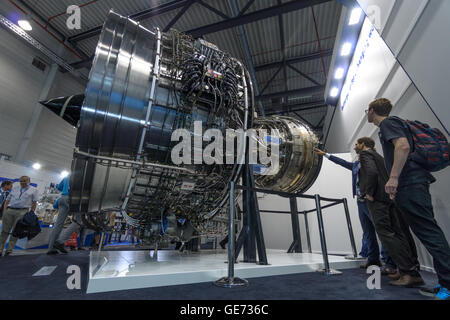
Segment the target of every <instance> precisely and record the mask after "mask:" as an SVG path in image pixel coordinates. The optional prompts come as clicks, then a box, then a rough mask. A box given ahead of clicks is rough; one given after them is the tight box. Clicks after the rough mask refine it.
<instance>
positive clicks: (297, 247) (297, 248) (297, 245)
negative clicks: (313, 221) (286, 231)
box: [288, 197, 303, 253]
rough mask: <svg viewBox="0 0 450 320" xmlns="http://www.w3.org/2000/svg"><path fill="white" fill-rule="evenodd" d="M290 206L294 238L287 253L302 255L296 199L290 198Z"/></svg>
mask: <svg viewBox="0 0 450 320" xmlns="http://www.w3.org/2000/svg"><path fill="white" fill-rule="evenodd" d="M289 202H290V205H291V221H292V235H293V236H294V241H293V242H292V244H291V246H290V247H289V250H288V253H294V252H295V253H302V252H303V249H302V239H301V236H300V223H299V221H298V208H297V198H295V197H292V198H290V199H289Z"/></svg>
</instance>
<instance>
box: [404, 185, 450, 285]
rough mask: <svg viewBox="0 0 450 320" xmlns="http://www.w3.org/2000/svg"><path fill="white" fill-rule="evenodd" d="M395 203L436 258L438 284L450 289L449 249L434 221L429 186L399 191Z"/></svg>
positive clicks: (411, 187)
mask: <svg viewBox="0 0 450 320" xmlns="http://www.w3.org/2000/svg"><path fill="white" fill-rule="evenodd" d="M396 203H397V207H398V208H399V210H400V212H401V214H402V216H403V218H404V219H405V222H406V223H407V224H408V225H409V227H410V228H411V230H412V231H413V232H414V234H415V235H416V236H417V238H419V240H420V241H421V242H422V244H423V245H424V246H425V248H426V249H427V250H428V252H429V253H430V254H431V256H432V257H433V264H434V269H435V270H436V273H437V276H438V279H439V284H440V285H441V286H443V287H444V288H447V289H449V288H450V247H449V245H448V241H447V239H446V238H445V235H444V233H443V232H442V230H441V228H440V227H439V226H438V224H437V222H436V220H435V218H434V212H433V205H432V203H431V195H430V189H429V185H428V184H414V185H408V186H407V187H405V188H400V189H399V190H398V193H397V196H396Z"/></svg>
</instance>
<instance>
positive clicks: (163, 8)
mask: <svg viewBox="0 0 450 320" xmlns="http://www.w3.org/2000/svg"><path fill="white" fill-rule="evenodd" d="M330 1H331V0H294V1H289V2H287V3H283V4H281V5H276V6H272V7H269V8H266V9H262V10H258V11H254V12H251V13H248V14H243V13H245V11H247V9H248V8H249V7H250V5H251V4H252V3H250V5H249V6H248V7H247V6H246V7H245V8H244V9H245V11H244V10H242V11H241V12H240V14H239V15H238V16H237V17H234V18H231V19H227V20H224V21H220V22H216V23H213V24H211V25H207V26H203V27H200V28H197V29H193V30H190V31H187V32H186V33H188V34H190V35H192V36H193V37H194V38H199V37H201V36H204V35H206V34H210V33H214V32H219V31H222V30H226V29H229V28H234V27H237V26H240V25H245V24H249V23H252V22H255V21H259V20H263V19H267V18H271V17H274V16H277V15H280V14H283V13H288V12H292V11H295V10H301V9H305V8H308V7H311V6H314V5H318V4H322V3H326V2H330ZM188 2H190V0H178V1H171V2H169V3H165V4H162V5H160V6H157V7H154V8H151V9H147V10H144V11H141V12H137V13H135V14H132V15H130V16H129V18H130V19H133V20H135V21H138V22H139V21H142V20H145V19H149V18H151V17H155V16H157V15H160V14H163V13H167V12H170V11H173V10H176V9H180V8H183V7H184V6H185V5H186V4H187V3H188ZM101 30H102V26H98V27H95V28H93V29H90V30H87V31H85V32H82V33H79V34H77V35H74V36H72V37H69V38H68V41H69V42H70V43H76V42H79V41H81V40H85V39H89V38H91V37H94V36H97V35H99V34H100V33H101Z"/></svg>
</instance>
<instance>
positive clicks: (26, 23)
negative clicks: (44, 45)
mask: <svg viewBox="0 0 450 320" xmlns="http://www.w3.org/2000/svg"><path fill="white" fill-rule="evenodd" d="M17 23H18V24H19V27H21V28H22V29H23V30H25V31H31V30H33V27H32V26H31V24H30V22H29V21H28V20H19V21H18V22H17Z"/></svg>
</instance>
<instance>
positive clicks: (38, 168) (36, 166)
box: [33, 163, 42, 170]
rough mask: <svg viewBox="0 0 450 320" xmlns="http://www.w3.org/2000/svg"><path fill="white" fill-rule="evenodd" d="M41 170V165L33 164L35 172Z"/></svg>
mask: <svg viewBox="0 0 450 320" xmlns="http://www.w3.org/2000/svg"><path fill="white" fill-rule="evenodd" d="M41 168H42V166H41V164H40V163H35V164H33V169H34V170H40V169H41Z"/></svg>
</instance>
